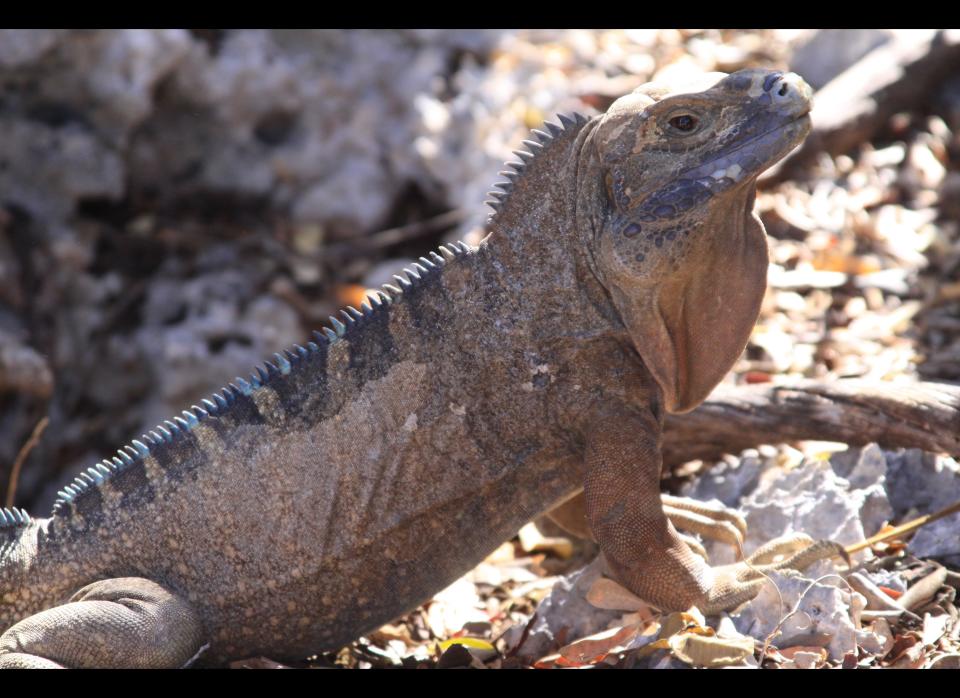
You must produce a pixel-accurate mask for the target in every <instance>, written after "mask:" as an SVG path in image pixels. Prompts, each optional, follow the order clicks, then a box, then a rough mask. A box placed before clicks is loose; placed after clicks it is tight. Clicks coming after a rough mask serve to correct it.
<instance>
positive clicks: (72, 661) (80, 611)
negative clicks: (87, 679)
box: [0, 577, 204, 669]
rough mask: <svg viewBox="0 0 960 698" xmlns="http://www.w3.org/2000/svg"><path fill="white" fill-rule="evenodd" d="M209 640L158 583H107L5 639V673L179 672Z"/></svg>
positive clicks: (1, 644) (1, 646)
mask: <svg viewBox="0 0 960 698" xmlns="http://www.w3.org/2000/svg"><path fill="white" fill-rule="evenodd" d="M203 636H204V635H203V627H202V625H201V623H200V620H199V616H198V615H197V613H196V611H195V610H194V609H193V607H192V606H191V605H190V604H189V603H187V602H186V601H185V600H183V599H182V598H180V597H178V596H176V595H174V594H172V593H170V592H169V591H167V590H166V589H164V588H163V587H162V586H160V585H159V584H157V583H156V582H152V581H150V580H149V579H143V578H140V577H121V578H116V579H105V580H103V581H99V582H94V583H93V584H88V585H87V586H85V587H83V588H82V589H80V590H79V591H78V592H77V593H75V594H74V595H73V596H72V597H70V599H69V600H68V601H67V603H64V604H62V605H60V606H54V607H53V608H49V609H47V610H45V611H41V612H39V613H36V614H34V615H32V616H29V617H27V618H24V619H23V620H21V621H20V622H19V623H17V624H15V625H13V626H12V627H10V628H9V629H8V630H7V631H6V632H5V633H3V635H0V669H5V668H56V667H71V668H96V667H111V668H145V669H146V668H150V669H161V668H178V667H182V666H183V665H184V664H186V663H187V662H188V661H189V660H190V659H191V658H192V657H193V656H195V655H196V654H197V651H198V650H199V649H200V646H201V644H202V642H203Z"/></svg>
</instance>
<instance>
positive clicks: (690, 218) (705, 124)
mask: <svg viewBox="0 0 960 698" xmlns="http://www.w3.org/2000/svg"><path fill="white" fill-rule="evenodd" d="M698 90H699V91H698ZM811 94H812V92H811V90H810V87H809V86H808V85H807V84H806V83H805V82H804V81H803V79H802V78H800V77H799V76H798V75H795V74H793V73H781V72H779V71H769V70H742V71H739V72H736V73H733V74H731V75H724V74H723V73H710V74H707V75H705V76H703V77H701V78H699V79H698V80H697V81H696V82H695V83H693V84H689V83H688V84H685V85H682V86H678V87H668V86H664V85H661V84H657V83H648V84H646V85H643V86H641V87H639V88H637V90H635V91H634V92H632V93H631V94H629V95H627V96H625V97H623V98H621V99H619V100H617V101H616V102H615V103H614V104H613V105H612V106H611V107H610V109H609V110H608V111H607V113H606V114H605V115H604V116H603V117H602V119H601V120H600V121H599V123H598V125H597V126H596V128H595V130H594V132H593V134H592V137H591V143H592V147H593V149H594V150H593V151H592V152H589V148H588V157H593V158H595V159H596V162H597V164H598V165H599V167H598V168H594V170H593V171H594V172H597V171H598V172H599V176H601V177H602V178H603V186H602V187H599V188H598V190H599V192H600V193H601V194H605V197H603V198H604V200H603V201H600V202H596V204H595V205H594V206H593V208H594V209H596V210H599V211H600V212H601V213H600V215H599V216H594V219H593V229H594V230H597V231H599V236H598V239H597V240H596V241H595V245H596V247H595V250H594V255H595V261H596V264H595V266H596V268H597V269H598V271H599V274H600V276H601V280H602V282H603V283H604V284H605V285H606V286H607V288H608V289H609V291H610V293H611V295H612V296H613V298H614V302H615V303H616V305H617V307H618V309H619V311H620V313H621V315H622V317H623V320H624V324H625V325H626V327H627V328H628V330H629V332H630V335H631V337H632V339H633V342H634V344H635V346H636V348H637V350H638V351H639V353H640V355H641V357H642V358H643V360H644V363H645V364H646V365H647V368H648V369H649V370H650V371H651V373H652V374H653V375H654V377H655V378H656V380H657V382H658V383H659V384H660V387H661V389H662V390H663V394H664V403H665V406H666V408H667V409H668V410H670V411H673V412H685V411H687V410H690V409H693V408H694V407H696V405H697V404H699V403H700V402H701V401H703V400H704V399H705V398H706V397H707V395H708V394H709V393H710V391H711V390H712V389H713V387H714V386H715V385H716V384H717V383H718V382H719V381H720V379H721V378H722V377H723V375H724V374H725V373H726V372H727V371H728V370H729V369H730V367H731V366H732V365H733V363H734V362H735V361H736V359H737V357H738V356H739V355H740V353H741V352H742V351H743V348H744V346H745V345H746V342H747V339H748V337H749V335H750V331H751V329H752V327H753V325H754V323H755V321H756V318H757V314H758V312H759V308H760V301H761V299H762V297H763V292H764V288H765V285H766V273H767V248H766V239H765V237H764V231H763V226H762V225H761V224H760V221H759V219H758V218H757V217H756V216H755V215H754V214H753V205H754V199H755V182H756V178H757V177H758V176H759V175H760V174H761V173H762V172H763V171H764V170H766V169H767V168H769V167H770V166H771V165H773V164H774V163H776V162H777V161H778V160H780V159H781V158H783V157H784V156H785V155H786V154H787V153H789V152H790V151H791V150H792V149H793V148H795V147H796V146H797V145H799V144H800V142H801V141H802V140H803V138H804V137H805V136H806V134H807V133H808V132H809V130H810V117H809V116H808V112H809V111H810V99H811Z"/></svg>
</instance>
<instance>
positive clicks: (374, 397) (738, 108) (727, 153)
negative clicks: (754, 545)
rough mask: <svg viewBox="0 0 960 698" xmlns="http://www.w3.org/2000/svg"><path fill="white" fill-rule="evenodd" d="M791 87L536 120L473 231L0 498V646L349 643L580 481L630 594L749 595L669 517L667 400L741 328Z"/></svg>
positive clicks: (649, 99) (238, 653) (782, 149)
mask: <svg viewBox="0 0 960 698" xmlns="http://www.w3.org/2000/svg"><path fill="white" fill-rule="evenodd" d="M704 88H706V89H704ZM809 109H810V88H809V87H808V86H807V85H806V84H805V83H804V82H803V81H802V80H801V79H800V78H799V77H797V76H796V75H793V74H781V73H778V72H770V71H763V70H745V71H740V72H737V73H734V74H732V75H729V76H723V75H722V74H716V73H715V74H711V75H710V76H707V78H705V82H704V85H702V86H698V87H693V88H686V89H683V90H679V91H678V90H674V91H672V92H671V91H669V90H667V89H666V88H663V87H661V86H658V85H645V86H644V87H641V88H640V89H638V90H637V91H636V92H634V93H632V94H630V95H627V96H626V97H623V98H622V99H620V100H618V101H617V102H615V103H614V104H613V106H612V107H611V108H610V110H609V111H608V112H607V113H606V114H605V115H602V116H598V117H595V118H593V119H591V120H587V119H585V118H583V117H580V116H577V117H576V118H574V119H572V120H570V119H565V118H562V117H561V123H562V125H561V126H555V125H552V124H547V128H548V130H549V133H540V132H535V134H536V137H537V141H536V142H527V145H528V147H529V150H530V153H525V152H524V153H519V156H520V158H521V160H522V162H516V163H512V164H511V168H512V169H510V170H509V171H507V172H505V173H504V174H505V176H506V177H507V179H508V181H507V182H504V183H502V184H501V185H500V191H498V192H495V194H494V196H495V197H496V198H497V199H498V200H499V201H498V202H496V207H497V208H498V211H497V213H496V214H495V215H494V217H493V218H492V220H491V224H490V235H489V237H488V238H486V239H485V240H484V242H483V243H481V244H480V246H479V247H477V248H472V247H468V246H465V245H450V246H447V247H443V248H441V252H442V254H436V253H433V254H431V255H430V258H429V259H427V258H421V261H422V265H420V264H417V265H414V267H415V268H414V269H412V270H407V275H406V276H405V277H402V278H401V277H398V279H399V280H398V284H397V286H391V285H387V286H386V287H384V290H383V291H382V292H380V293H379V295H378V296H376V297H375V298H373V301H372V304H371V306H369V307H368V306H366V305H364V307H363V310H362V311H356V310H354V309H352V308H350V309H349V310H348V311H344V313H343V319H342V322H341V321H339V320H336V319H332V326H331V328H328V329H326V330H324V333H323V334H320V333H316V335H315V339H314V341H313V342H310V343H309V344H307V346H306V347H300V346H297V347H295V348H294V349H293V350H290V351H287V352H285V353H284V354H283V355H279V354H278V355H276V356H275V360H273V361H272V362H269V363H267V364H265V365H264V367H263V368H261V369H258V370H257V372H256V373H254V374H253V376H252V377H251V378H250V380H249V381H247V380H243V379H240V378H238V379H237V380H236V381H235V382H234V383H232V384H230V385H229V386H228V387H226V388H224V389H223V390H222V391H221V392H219V393H217V394H215V395H213V396H212V398H211V399H210V400H204V401H203V404H202V405H198V406H194V407H192V408H191V409H190V410H186V411H184V412H183V413H182V415H181V416H179V417H175V418H174V419H172V420H171V421H167V422H165V423H164V424H163V425H160V426H158V427H156V429H154V430H153V431H150V432H149V433H147V434H144V435H143V436H141V437H140V438H139V439H138V440H135V441H133V442H132V443H131V445H129V446H126V447H124V448H123V449H122V450H121V451H119V452H118V455H117V456H116V457H113V458H109V459H107V460H104V461H102V462H101V463H99V464H97V465H96V466H95V467H93V468H90V469H89V470H88V471H86V472H85V473H82V474H81V475H80V477H78V478H77V479H76V480H74V481H73V482H72V483H71V484H70V485H68V486H67V487H65V488H64V489H63V491H62V492H61V493H60V497H59V500H58V502H57V504H56V506H55V508H54V512H53V514H52V516H51V517H50V518H45V519H29V518H28V517H26V515H24V514H22V513H21V512H19V511H6V512H4V513H3V514H0V517H5V518H6V519H7V520H6V522H5V523H0V630H6V632H5V633H4V634H3V635H2V637H0V665H4V664H6V665H23V666H48V665H66V666H181V665H183V664H184V663H185V662H187V661H188V660H189V659H190V658H191V657H193V656H194V655H195V654H196V653H197V652H198V651H199V650H200V649H201V648H203V647H205V646H206V648H205V650H204V652H203V654H202V660H203V661H209V662H216V661H222V660H225V659H228V658H241V657H248V656H253V655H258V654H263V655H267V656H270V657H274V658H296V657H304V656H307V655H310V654H314V653H316V652H318V651H321V650H325V649H331V648H337V647H339V646H342V645H343V644H345V643H347V642H349V641H351V640H353V639H354V638H356V637H357V636H359V635H361V634H362V633H364V632H367V631H370V630H372V629H374V628H376V627H378V626H380V625H381V624H383V623H385V622H388V621H390V620H391V619H393V618H395V617H396V616H398V615H400V614H402V613H403V612H405V611H407V610H409V609H411V608H413V607H415V606H417V605H418V604H420V603H422V602H423V601H425V600H426V599H429V598H430V596H431V595H432V594H434V593H435V592H436V591H438V590H440V589H442V588H443V587H444V586H446V585H448V584H449V583H450V582H452V581H453V580H455V579H456V578H457V577H458V576H460V575H462V574H463V573H464V572H466V571H467V570H469V569H471V568H472V567H473V566H475V565H476V564H477V563H478V562H479V561H480V560H482V559H483V558H484V556H486V555H487V554H488V553H489V552H490V551H491V550H493V549H494V548H495V547H496V546H497V545H499V544H500V543H502V542H503V541H504V540H506V539H508V538H509V537H510V536H512V535H513V534H514V533H515V532H516V531H517V530H518V529H519V528H520V526H521V525H522V524H524V523H525V522H527V521H529V520H530V519H532V518H534V517H535V516H537V515H539V514H541V513H542V512H544V511H546V510H548V509H550V508H551V507H552V506H554V505H556V504H558V503H560V502H563V501H566V500H568V499H569V498H570V497H571V495H572V494H574V493H575V492H577V491H578V490H580V489H583V490H584V495H585V501H586V517H587V520H588V523H589V528H590V531H591V532H592V534H593V535H594V537H595V538H596V539H597V540H598V542H599V544H600V547H601V549H602V550H603V552H604V553H605V555H606V557H607V560H608V562H609V564H610V567H611V568H612V569H613V570H614V572H615V573H616V575H617V576H618V577H619V579H620V581H621V582H622V583H624V584H625V585H626V586H628V587H629V588H630V589H632V590H633V591H634V592H636V593H637V594H639V595H640V596H641V597H644V598H646V599H648V600H649V601H651V602H653V603H655V604H657V605H659V606H661V607H664V608H676V609H684V608H687V607H689V606H691V605H694V604H696V605H697V606H699V607H700V608H701V609H705V610H711V609H712V610H716V609H720V608H726V607H730V606H735V605H737V604H739V603H740V602H742V601H744V600H746V599H747V598H750V597H751V596H752V595H753V594H754V593H756V586H755V583H753V582H746V581H744V579H745V578H744V576H743V571H744V570H743V568H741V567H737V566H734V567H731V568H719V569H711V568H709V567H707V566H706V565H705V563H703V562H702V561H701V560H700V558H698V557H696V556H694V555H692V554H691V552H690V550H689V549H688V547H687V546H686V545H685V544H684V543H683V542H682V541H681V539H680V538H679V537H678V536H677V533H676V531H675V530H674V529H673V526H672V525H671V524H670V523H669V522H668V520H667V518H666V517H665V515H664V512H663V509H662V506H661V501H660V497H659V477H660V466H661V461H660V454H659V447H660V438H661V425H662V418H663V414H664V411H665V410H669V411H679V412H682V411H686V410H690V409H692V408H693V407H695V406H696V405H697V404H698V403H699V402H701V401H702V400H703V399H704V398H705V397H706V396H707V394H708V393H709V392H710V390H711V389H712V388H713V387H714V385H716V383H717V382H718V381H719V380H720V379H721V377H722V376H723V375H724V374H725V373H726V372H727V371H728V370H729V369H730V367H731V366H732V364H733V362H734V361H735V360H736V358H737V357H738V356H739V354H740V353H741V351H742V350H743V348H744V346H745V344H746V342H747V338H748V336H749V333H750V330H751V328H752V326H753V324H754V322H755V320H756V318H757V314H758V311H759V307H760V301H761V298H762V296H763V292H764V287H765V278H766V272H767V247H766V240H765V236H764V231H763V227H762V226H761V224H760V221H759V219H758V218H757V217H756V215H755V214H754V213H753V205H754V186H755V180H756V177H757V176H758V175H759V174H760V173H761V172H762V171H763V170H765V169H766V168H768V167H769V166H770V165H772V164H773V163H774V162H776V161H777V160H779V159H781V158H782V157H783V156H784V155H786V154H787V153H788V152H789V151H790V150H791V149H793V148H794V147H795V146H796V145H798V144H799V143H800V141H801V140H802V139H803V138H804V136H805V135H806V133H807V131H808V130H809V128H810V123H809V117H808V116H807V112H808V111H809ZM11 626H12V627H11Z"/></svg>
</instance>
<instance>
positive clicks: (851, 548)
mask: <svg viewBox="0 0 960 698" xmlns="http://www.w3.org/2000/svg"><path fill="white" fill-rule="evenodd" d="M958 511H960V502H954V503H953V504H951V505H950V506H948V507H947V508H946V509H941V510H940V511H938V512H935V513H933V514H926V515H924V516H920V517H918V518H916V519H914V520H913V521H908V522H907V523H905V524H900V525H899V526H895V527H894V528H891V529H890V530H889V531H884V532H883V533H878V534H877V535H875V536H871V537H870V538H867V539H866V540H864V541H861V542H859V543H854V544H853V545H848V546H847V547H846V548H844V549H845V550H846V551H847V553H855V552H857V551H858V550H863V549H864V548H869V547H870V546H871V545H873V544H874V543H882V542H883V541H885V540H890V539H891V538H898V537H900V536H902V535H905V534H907V533H912V532H914V531H916V530H917V529H918V528H920V527H921V526H926V525H927V524H928V523H930V522H932V521H936V520H937V519H942V518H943V517H944V516H950V514H955V513H956V512H958Z"/></svg>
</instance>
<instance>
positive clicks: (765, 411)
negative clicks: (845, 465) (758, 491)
mask: <svg viewBox="0 0 960 698" xmlns="http://www.w3.org/2000/svg"><path fill="white" fill-rule="evenodd" d="M803 439H813V440H818V441H839V442H841V443H847V444H850V445H855V446H862V445H864V444H868V443H870V442H874V441H875V442H877V443H878V444H880V445H881V446H884V447H887V448H920V449H923V450H925V451H934V452H942V453H949V454H952V455H956V454H960V386H957V385H950V384H946V383H926V382H918V383H906V384H899V383H879V382H867V381H859V380H838V381H834V382H831V383H820V382H816V381H804V382H801V383H798V384H796V385H791V386H789V387H787V386H783V387H775V386H770V385H751V386H741V387H736V388H718V389H717V390H716V391H714V393H713V394H712V395H711V396H710V398H709V399H708V400H707V401H706V402H704V403H703V404H702V405H700V407H698V408H697V409H696V410H694V411H693V412H691V413H689V414H682V415H668V416H667V420H666V431H665V435H664V447H663V453H664V464H665V465H667V466H675V465H679V464H681V463H684V462H686V461H689V460H694V459H697V458H699V459H703V460H709V459H715V458H718V457H719V456H721V455H722V454H724V453H739V452H740V451H742V450H743V449H745V448H753V447H755V446H758V445H760V444H765V443H783V442H788V441H796V440H803Z"/></svg>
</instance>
